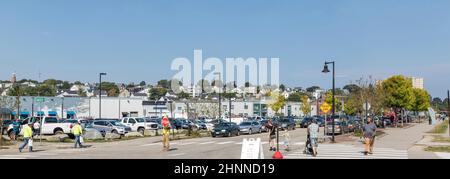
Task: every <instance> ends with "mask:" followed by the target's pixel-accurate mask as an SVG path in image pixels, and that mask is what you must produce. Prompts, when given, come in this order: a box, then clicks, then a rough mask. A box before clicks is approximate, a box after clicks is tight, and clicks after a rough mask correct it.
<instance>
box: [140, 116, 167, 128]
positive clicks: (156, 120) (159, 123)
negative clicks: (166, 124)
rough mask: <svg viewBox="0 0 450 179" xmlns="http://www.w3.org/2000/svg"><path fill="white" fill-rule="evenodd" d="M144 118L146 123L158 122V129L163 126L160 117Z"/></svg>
mask: <svg viewBox="0 0 450 179" xmlns="http://www.w3.org/2000/svg"><path fill="white" fill-rule="evenodd" d="M144 120H145V122H148V123H156V124H158V129H162V128H163V126H162V124H161V120H162V119H160V118H150V117H145V118H144Z"/></svg>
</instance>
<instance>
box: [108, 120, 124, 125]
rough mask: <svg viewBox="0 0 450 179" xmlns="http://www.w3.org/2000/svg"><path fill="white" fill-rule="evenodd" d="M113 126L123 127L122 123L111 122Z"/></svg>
mask: <svg viewBox="0 0 450 179" xmlns="http://www.w3.org/2000/svg"><path fill="white" fill-rule="evenodd" d="M109 123H111V124H112V125H113V126H123V125H122V124H121V123H120V122H117V121H109Z"/></svg>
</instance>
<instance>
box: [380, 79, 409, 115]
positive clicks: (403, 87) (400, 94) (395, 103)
mask: <svg viewBox="0 0 450 179" xmlns="http://www.w3.org/2000/svg"><path fill="white" fill-rule="evenodd" d="M382 86H383V90H384V93H385V95H386V104H387V105H388V107H393V108H397V109H405V108H410V107H411V105H412V104H413V103H414V93H413V87H412V83H411V80H410V79H408V78H406V77H404V76H401V75H397V76H393V77H390V78H389V79H387V80H385V81H383V83H382Z"/></svg>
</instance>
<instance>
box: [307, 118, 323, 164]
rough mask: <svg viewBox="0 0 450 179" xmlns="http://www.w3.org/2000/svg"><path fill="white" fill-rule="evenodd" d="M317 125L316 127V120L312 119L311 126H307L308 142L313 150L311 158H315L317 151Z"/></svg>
mask: <svg viewBox="0 0 450 179" xmlns="http://www.w3.org/2000/svg"><path fill="white" fill-rule="evenodd" d="M319 130H320V128H319V125H317V121H316V119H313V120H312V121H311V124H310V125H309V126H308V136H309V140H310V142H311V146H312V148H313V154H312V155H313V156H314V157H316V156H317V151H318V147H319V144H318V139H319V132H320V131H319Z"/></svg>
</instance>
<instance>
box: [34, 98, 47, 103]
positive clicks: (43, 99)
mask: <svg viewBox="0 0 450 179" xmlns="http://www.w3.org/2000/svg"><path fill="white" fill-rule="evenodd" d="M44 101H45V98H36V102H38V103H43V102H44Z"/></svg>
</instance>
